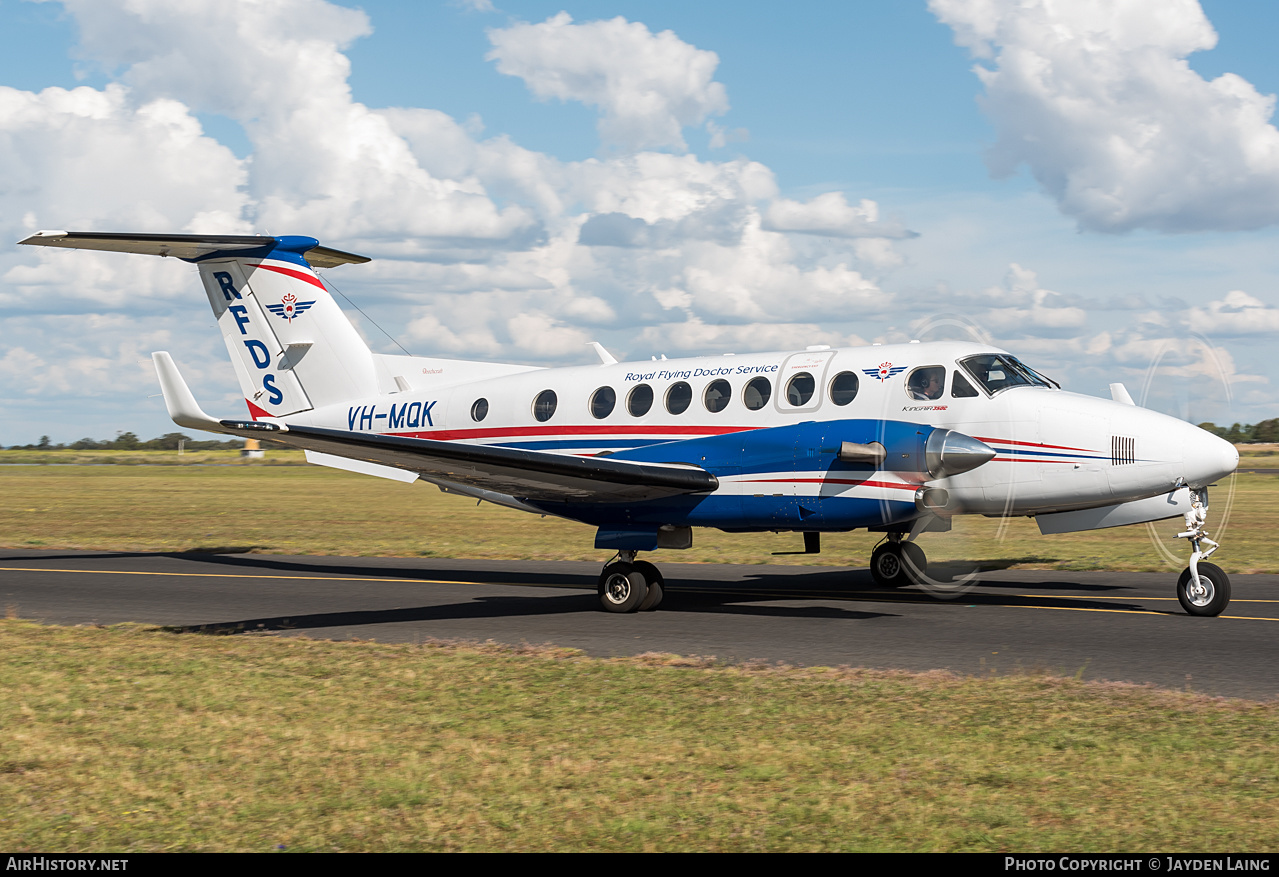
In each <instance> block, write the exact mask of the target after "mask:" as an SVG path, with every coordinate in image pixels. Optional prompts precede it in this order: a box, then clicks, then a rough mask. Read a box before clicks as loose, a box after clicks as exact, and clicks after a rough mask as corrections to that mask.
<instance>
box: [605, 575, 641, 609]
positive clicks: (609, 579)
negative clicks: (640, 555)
mask: <svg viewBox="0 0 1279 877" xmlns="http://www.w3.org/2000/svg"><path fill="white" fill-rule="evenodd" d="M599 595H600V606H602V607H603V608H604V610H605V611H606V612H638V611H639V608H640V604H641V603H643V602H644V598H646V597H647V596H648V582H647V581H646V579H645V577H644V573H642V572H640V571H639V570H637V569H635V567H634V566H633V565H631V564H629V563H610V564H609V565H608V566H606V567H604V571H603V572H602V573H600V581H599Z"/></svg>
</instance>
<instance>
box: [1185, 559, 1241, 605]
mask: <svg viewBox="0 0 1279 877" xmlns="http://www.w3.org/2000/svg"><path fill="white" fill-rule="evenodd" d="M1197 566H1198V567H1199V574H1198V575H1197V576H1196V575H1195V573H1194V571H1192V570H1191V568H1190V567H1186V568H1185V569H1184V570H1182V572H1181V577H1180V578H1179V579H1177V601H1178V602H1179V603H1181V608H1182V609H1185V610H1186V612H1187V613H1188V614H1190V615H1204V616H1213V615H1220V614H1221V613H1222V612H1224V611H1226V606H1227V605H1229V603H1230V577H1229V576H1228V575H1226V572H1225V570H1223V569H1222V568H1221V567H1219V566H1217V565H1216V564H1215V563H1204V562H1203V561H1202V560H1201V561H1199V563H1198V564H1197Z"/></svg>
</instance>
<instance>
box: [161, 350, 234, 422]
mask: <svg viewBox="0 0 1279 877" xmlns="http://www.w3.org/2000/svg"><path fill="white" fill-rule="evenodd" d="M151 362H152V363H153V364H154V365H155V373H156V376H157V377H158V378H159V379H160V391H161V392H162V393H164V407H166V408H168V409H169V417H171V418H173V422H174V423H176V424H177V425H178V426H185V427H187V428H188V429H202V430H205V431H206V432H226V430H225V429H223V427H222V424H221V423H219V422H218V421H216V420H214V419H213V418H212V417H210V416H209V415H207V414H205V413H204V411H202V410H201V409H200V403H198V402H196V401H195V396H193V395H191V389H190V388H189V387H188V386H187V382H186V381H184V380H182V375H181V374H180V373H179V372H178V367H177V366H176V365H174V364H173V357H171V356H169V354H168V352H167V351H164V350H158V351H156V352H155V353H152V354H151Z"/></svg>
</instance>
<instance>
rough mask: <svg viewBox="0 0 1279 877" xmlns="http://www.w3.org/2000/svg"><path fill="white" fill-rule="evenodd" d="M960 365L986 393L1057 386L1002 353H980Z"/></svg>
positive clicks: (1013, 357) (1016, 359)
mask: <svg viewBox="0 0 1279 877" xmlns="http://www.w3.org/2000/svg"><path fill="white" fill-rule="evenodd" d="M959 364H960V365H962V366H963V367H964V370H965V371H966V372H968V373H969V374H970V375H972V376H973V377H974V378H975V379H976V380H977V383H979V384H980V385H981V386H982V387H983V388H984V389H985V390H986V392H987V393H992V394H993V393H998V392H999V391H1000V390H1007V389H1008V388H1009V387H1052V386H1058V385H1057V383H1056V382H1055V381H1049V380H1048V379H1047V378H1045V377H1044V376H1043V375H1041V374H1039V372H1037V371H1035V370H1034V369H1031V368H1028V367H1027V366H1025V365H1023V364H1022V362H1021V360H1019V359H1018V358H1017V357H1015V356H1008V355H1007V354H1002V353H982V354H978V355H977V356H970V357H968V358H967V359H964V360H961V361H960V363H959Z"/></svg>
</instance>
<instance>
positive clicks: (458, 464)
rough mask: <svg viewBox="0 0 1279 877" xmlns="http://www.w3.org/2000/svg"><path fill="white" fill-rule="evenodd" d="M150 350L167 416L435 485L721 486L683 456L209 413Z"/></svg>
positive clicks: (552, 496) (586, 489)
mask: <svg viewBox="0 0 1279 877" xmlns="http://www.w3.org/2000/svg"><path fill="white" fill-rule="evenodd" d="M151 358H152V360H153V361H154V363H155V371H156V376H157V377H159V379H160V389H161V390H162V391H163V393H164V404H165V407H166V408H167V409H168V410H169V416H170V417H171V418H173V422H174V423H176V424H178V425H179V426H185V427H188V428H190V429H203V430H208V431H209V432H219V433H223V434H229V435H238V436H242V437H244V438H264V439H268V440H270V441H274V442H279V443H281V444H285V445H289V446H290V447H295V448H303V449H304V450H308V451H316V452H319V453H322V454H332V455H334V456H337V457H344V458H346V459H348V460H360V461H363V462H365V463H373V464H374V465H375V466H390V467H392V468H395V469H400V470H403V471H406V472H416V473H417V474H419V475H421V476H422V477H423V478H425V479H427V480H429V481H433V482H435V483H436V484H440V485H441V486H449V485H454V486H456V485H461V486H463V487H469V488H474V489H476V490H478V491H481V492H488V493H491V494H494V495H500V496H505V497H512V498H514V499H515V500H517V501H518V500H532V501H550V502H565V501H568V500H574V501H577V502H636V501H639V500H646V499H660V498H661V497H665V496H676V495H678V494H682V493H705V492H709V491H712V490H715V489H716V488H718V487H719V480H718V479H717V478H716V477H715V476H714V475H712V474H711V473H709V472H707V471H706V470H705V469H702V468H700V467H698V466H694V465H691V464H687V463H647V462H632V461H628V460H614V459H610V458H608V457H573V456H568V455H565V454H547V453H543V452H540V451H524V450H518V449H516V448H495V447H491V446H488V445H465V444H460V443H458V442H441V441H434V440H432V439H418V438H406V437H404V436H393V435H376V434H372V435H371V434H366V433H356V432H346V431H344V430H340V429H325V428H323V427H318V426H295V425H292V424H285V423H282V422H279V421H262V420H214V419H213V418H212V417H210V416H209V415H208V414H206V413H204V410H203V409H201V408H200V405H199V403H198V402H196V401H195V396H193V395H192V394H191V389H190V388H189V387H188V386H187V383H186V381H184V380H183V379H182V375H181V374H179V373H178V368H177V366H176V365H174V363H173V357H171V356H170V355H169V354H168V353H166V352H164V351H157V352H156V353H153V354H151ZM493 501H495V502H496V501H499V500H498V499H494V500H493Z"/></svg>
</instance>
